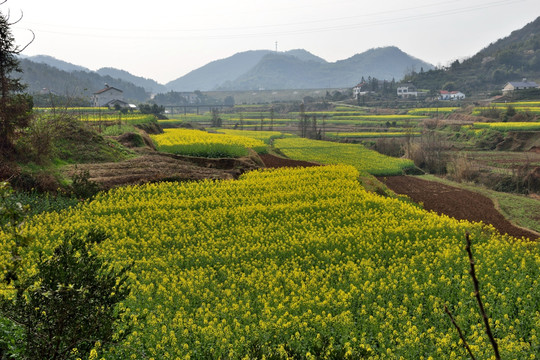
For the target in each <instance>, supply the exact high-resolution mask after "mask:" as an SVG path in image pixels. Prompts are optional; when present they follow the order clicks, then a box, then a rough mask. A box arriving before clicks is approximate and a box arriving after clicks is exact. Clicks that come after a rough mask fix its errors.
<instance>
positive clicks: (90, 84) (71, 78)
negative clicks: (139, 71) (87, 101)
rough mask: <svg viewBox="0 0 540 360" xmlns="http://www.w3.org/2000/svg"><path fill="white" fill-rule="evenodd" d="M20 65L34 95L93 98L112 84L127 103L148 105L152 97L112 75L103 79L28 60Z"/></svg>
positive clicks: (87, 73)
mask: <svg viewBox="0 0 540 360" xmlns="http://www.w3.org/2000/svg"><path fill="white" fill-rule="evenodd" d="M20 65H21V69H22V71H23V73H22V82H23V83H25V84H27V85H28V88H27V91H28V92H29V93H31V94H36V93H42V92H46V93H49V91H50V92H51V93H52V94H57V95H62V96H67V97H68V98H80V97H86V98H90V97H91V96H92V94H93V93H94V92H96V91H99V90H101V89H103V88H104V87H105V84H108V85H109V86H113V87H115V88H118V89H121V90H122V91H123V96H124V99H125V100H128V101H134V102H144V101H146V100H148V99H149V94H148V93H147V92H146V91H145V89H143V88H142V87H139V86H136V85H134V84H132V83H131V82H128V81H124V80H120V79H117V78H113V77H111V76H108V75H106V76H101V75H99V74H98V73H96V72H92V71H82V70H74V71H64V70H60V69H58V68H56V67H54V66H49V65H47V64H44V63H38V62H34V61H31V60H29V59H24V58H23V59H20Z"/></svg>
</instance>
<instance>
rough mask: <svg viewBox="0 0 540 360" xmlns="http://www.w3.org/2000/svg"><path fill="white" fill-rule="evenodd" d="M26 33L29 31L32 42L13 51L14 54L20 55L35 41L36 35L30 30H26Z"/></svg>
mask: <svg viewBox="0 0 540 360" xmlns="http://www.w3.org/2000/svg"><path fill="white" fill-rule="evenodd" d="M28 31H30V32H31V33H32V40H30V41H29V42H28V43H27V44H26V45H24V47H23V48H22V49H17V51H14V53H15V54H17V55H18V54H20V53H22V52H23V51H24V50H26V48H27V47H28V46H30V44H31V43H33V42H34V40H36V34H35V33H34V32H33V31H32V30H30V29H28Z"/></svg>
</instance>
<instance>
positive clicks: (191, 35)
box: [26, 0, 527, 40]
mask: <svg viewBox="0 0 540 360" xmlns="http://www.w3.org/2000/svg"><path fill="white" fill-rule="evenodd" d="M455 1H461V0H455ZM455 1H454V3H455ZM525 1H527V0H498V1H491V2H487V3H483V4H478V5H472V6H471V5H468V6H464V7H460V8H454V9H446V10H439V11H431V12H425V13H420V14H415V15H407V16H398V17H393V18H385V19H375V20H372V21H361V22H354V23H348V24H337V25H331V26H329V25H325V26H314V27H305V28H301V29H285V30H282V29H283V28H284V27H287V26H289V27H290V26H295V27H298V26H302V25H308V24H321V23H328V22H339V21H344V20H360V19H362V18H372V17H374V16H376V15H384V14H392V13H402V12H406V11H412V10H417V9H425V8H429V7H433V6H438V5H441V4H447V2H439V3H435V4H428V5H422V6H415V7H409V8H404V9H399V10H387V11H382V12H376V13H366V14H362V15H356V16H347V17H339V18H332V19H323V20H312V21H304V22H294V23H288V24H279V25H258V26H250V27H231V28H209V29H191V30H182V29H176V30H174V29H173V30H171V29H143V30H141V29H136V30H133V29H132V30H127V29H117V30H116V29H115V30H112V29H102V28H79V27H60V28H61V29H71V30H89V31H90V32H83V33H76V32H73V31H55V30H43V29H42V30H39V31H40V32H43V33H49V34H57V35H64V36H75V37H93V38H111V37H113V38H118V39H140V38H144V39H157V40H167V39H175V40H198V39H216V40H218V39H237V38H249V37H257V36H276V35H279V36H286V35H301V34H309V33H320V32H330V31H339V30H352V29H362V28H370V27H375V26H381V25H391V24H396V23H402V22H409V21H415V20H423V19H429V18H435V17H443V16H449V15H456V14H461V13H467V12H472V11H479V10H485V9H488V8H493V7H499V6H507V5H512V4H515V3H518V2H525ZM26 25H27V26H28V24H26ZM36 25H37V24H36ZM31 26H32V24H30V27H31ZM40 26H46V27H49V26H50V25H45V24H41V25H40ZM55 26H56V25H53V26H52V27H53V28H54V27H55ZM271 28H279V29H280V30H275V31H263V32H255V31H254V30H257V29H271ZM111 31H115V32H121V33H125V32H130V34H116V35H115V34H111V33H110V32H111ZM226 31H233V33H229V34H227V33H223V32H226ZM243 31H247V32H243ZM103 32H106V34H105V33H103ZM141 32H142V34H141ZM156 32H158V33H165V34H166V35H148V34H149V33H156ZM198 32H200V33H201V34H197V33H198ZM208 32H219V33H217V34H215V33H213V34H208ZM234 32H236V33H234ZM171 33H179V34H173V35H171ZM167 34H168V35H167Z"/></svg>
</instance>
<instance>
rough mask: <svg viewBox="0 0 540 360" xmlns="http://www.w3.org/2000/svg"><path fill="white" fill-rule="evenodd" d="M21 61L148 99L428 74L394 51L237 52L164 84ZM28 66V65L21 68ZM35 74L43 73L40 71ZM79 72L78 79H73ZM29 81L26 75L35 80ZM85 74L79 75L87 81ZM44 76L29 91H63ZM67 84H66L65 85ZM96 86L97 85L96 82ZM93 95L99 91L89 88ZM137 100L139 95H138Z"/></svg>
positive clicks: (54, 62)
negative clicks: (130, 88) (336, 56)
mask: <svg viewBox="0 0 540 360" xmlns="http://www.w3.org/2000/svg"><path fill="white" fill-rule="evenodd" d="M23 59H24V60H26V61H30V62H34V63H37V64H42V65H47V66H49V67H51V68H54V69H58V70H61V71H64V72H66V73H67V74H62V75H60V74H58V73H57V74H56V76H65V77H71V78H73V75H77V76H78V77H81V76H83V74H82V73H87V74H95V75H99V76H102V77H105V78H106V79H103V80H107V81H108V82H111V79H117V81H123V82H125V83H131V84H133V85H134V86H136V87H140V88H144V89H145V91H146V92H147V93H149V94H156V93H164V92H167V91H179V92H184V91H186V92H189V91H195V90H200V91H210V90H252V89H294V88H298V89H305V88H331V87H349V86H354V85H355V84H356V83H357V82H358V81H360V79H361V78H362V76H364V77H365V78H368V77H369V76H371V77H376V78H379V79H386V80H391V79H393V78H396V79H400V78H402V77H403V76H404V74H405V72H406V71H407V70H409V69H415V68H418V69H419V68H424V69H426V70H427V69H431V68H432V67H433V66H432V65H431V64H428V63H426V62H423V61H421V60H419V59H416V58H414V57H412V56H410V55H407V54H405V53H404V52H402V51H401V50H399V49H398V48H397V47H386V48H377V49H371V50H368V51H366V52H364V53H362V54H357V55H354V56H352V57H351V58H349V59H345V60H341V61H337V62H335V63H329V62H327V61H326V60H324V59H322V58H321V57H318V56H316V55H313V54H312V53H310V52H308V51H306V50H304V49H294V50H289V51H285V52H276V51H272V50H250V51H244V52H240V53H236V54H234V55H232V56H230V57H227V58H224V59H220V60H215V61H212V62H210V63H208V64H206V65H204V66H202V67H200V68H198V69H195V70H193V71H191V72H189V73H188V74H186V75H184V76H182V77H180V78H178V79H176V80H173V81H170V82H168V83H167V84H165V85H162V84H159V83H158V82H156V81H154V80H152V79H146V78H143V77H140V76H135V75H132V74H130V73H129V72H127V71H124V70H120V69H115V68H111V67H104V68H101V69H99V70H97V71H95V72H94V71H91V70H89V69H87V68H84V67H82V66H77V65H73V64H70V63H68V62H65V61H62V60H58V59H56V58H54V57H52V56H47V55H37V56H31V57H24V58H23ZM26 66H27V67H28V66H29V63H26ZM40 69H46V68H43V67H41V68H40ZM75 73H78V74H75ZM33 75H34V76H32V77H30V76H25V78H27V80H28V79H29V78H32V79H35V78H36V77H37V74H33ZM88 76H90V75H84V77H88ZM44 77H46V76H45V75H43V76H42V79H40V80H39V81H38V83H32V84H31V88H33V89H35V88H49V89H51V90H53V91H55V92H57V93H60V92H65V89H61V88H59V87H56V86H58V85H60V83H61V81H59V80H58V79H56V80H54V81H53V80H51V83H54V84H58V85H54V86H53V85H50V84H49V85H47V83H46V82H45V81H44V79H43V78H44ZM71 81H72V79H71V80H66V82H67V83H70V82H71ZM95 81H96V82H97V81H98V80H95ZM93 90H94V91H97V90H98V89H93ZM137 98H140V96H137Z"/></svg>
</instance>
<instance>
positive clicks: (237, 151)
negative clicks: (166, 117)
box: [152, 129, 266, 157]
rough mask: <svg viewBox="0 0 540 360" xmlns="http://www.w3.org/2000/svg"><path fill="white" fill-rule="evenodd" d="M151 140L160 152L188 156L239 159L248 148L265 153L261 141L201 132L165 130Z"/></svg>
mask: <svg viewBox="0 0 540 360" xmlns="http://www.w3.org/2000/svg"><path fill="white" fill-rule="evenodd" d="M152 139H154V141H155V142H156V143H157V145H158V147H159V149H160V150H161V151H166V152H171V153H175V154H181V155H189V156H203V157H240V156H246V155H247V154H248V148H251V149H253V150H255V151H257V152H258V153H262V152H265V151H266V144H265V143H264V142H262V141H261V140H257V139H252V138H249V137H246V136H236V135H224V134H217V133H208V132H205V131H201V130H190V129H165V133H163V134H159V135H152Z"/></svg>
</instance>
